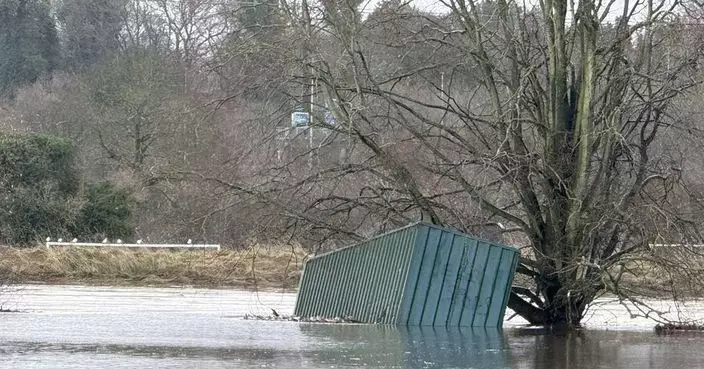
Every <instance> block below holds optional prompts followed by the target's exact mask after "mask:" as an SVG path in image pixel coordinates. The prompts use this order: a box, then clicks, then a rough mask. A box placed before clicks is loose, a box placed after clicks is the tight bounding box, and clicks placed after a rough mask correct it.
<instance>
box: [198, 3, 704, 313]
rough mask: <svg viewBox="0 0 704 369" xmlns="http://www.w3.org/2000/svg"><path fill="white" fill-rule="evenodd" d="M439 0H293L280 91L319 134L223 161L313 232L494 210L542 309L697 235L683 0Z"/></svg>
mask: <svg viewBox="0 0 704 369" xmlns="http://www.w3.org/2000/svg"><path fill="white" fill-rule="evenodd" d="M440 3H442V7H438V8H437V9H435V10H436V12H435V14H428V13H422V12H419V11H417V10H415V9H413V8H412V7H410V6H409V5H408V4H406V3H403V2H401V1H388V2H384V3H382V4H381V5H380V6H379V8H378V9H377V10H375V11H374V12H371V14H370V11H369V10H368V9H366V8H364V4H362V5H360V4H359V2H355V1H345V0H340V1H323V2H321V3H310V2H306V1H303V3H301V4H302V5H301V6H297V5H298V3H296V6H293V5H291V6H289V7H285V9H293V11H290V12H288V13H287V14H288V15H289V16H290V19H289V25H290V27H291V28H290V29H291V30H290V34H291V39H290V40H291V41H290V43H289V44H288V45H287V47H289V48H294V49H296V50H299V53H298V57H297V58H296V59H295V60H292V61H291V63H296V62H298V63H299V64H298V67H297V68H292V69H291V70H292V72H291V75H290V80H289V82H290V83H289V85H287V86H286V87H285V88H287V91H288V92H289V96H291V97H293V98H294V99H297V100H298V101H295V102H292V103H291V104H290V106H289V107H286V108H290V107H292V106H294V105H301V106H302V105H305V106H310V109H311V111H312V113H313V130H312V132H313V139H309V138H304V140H307V141H308V142H309V144H308V151H306V146H305V145H300V144H299V146H296V147H293V148H291V149H290V151H291V154H290V155H289V156H287V157H286V156H285V157H284V159H282V158H281V155H278V156H277V157H276V160H274V161H273V162H275V163H276V164H275V165H273V166H266V167H261V166H259V167H258V169H260V170H258V171H256V173H253V175H252V176H251V177H250V178H251V181H249V182H231V181H227V180H225V179H223V178H222V177H221V178H213V177H210V178H211V179H213V180H215V181H217V182H219V183H220V184H222V185H225V186H228V187H230V188H231V189H233V190H236V192H238V193H247V194H250V195H253V196H255V197H256V198H258V199H260V200H262V201H266V202H268V203H270V204H275V205H276V206H278V207H279V208H280V209H281V212H282V213H283V214H285V215H286V216H288V217H290V218H291V219H292V220H293V221H292V223H291V224H293V225H295V226H296V229H297V230H299V231H300V230H304V232H301V233H302V234H303V235H305V236H309V237H311V236H316V237H318V239H317V240H318V241H319V242H320V241H325V240H330V239H347V240H349V239H359V238H362V237H364V236H366V235H368V234H370V233H371V232H374V231H378V230H380V229H384V228H386V227H391V226H396V225H400V224H404V223H407V222H410V221H413V220H423V221H427V222H432V223H436V224H441V225H445V226H450V227H455V228H459V229H462V230H464V231H467V232H473V233H479V234H482V232H483V231H484V230H486V229H487V227H493V229H494V230H497V231H498V233H502V234H503V236H504V237H506V239H508V240H509V241H511V242H512V243H516V244H519V245H523V246H525V248H523V249H522V254H523V259H522V263H521V265H520V267H519V272H520V273H521V274H523V275H525V276H527V277H528V278H529V279H530V280H531V281H532V283H529V284H527V285H526V286H525V287H519V286H516V287H514V289H513V292H512V294H511V298H510V301H509V306H510V307H511V308H512V309H513V310H514V311H516V312H517V313H518V314H520V315H521V316H523V317H524V318H526V319H527V320H528V321H529V322H530V323H533V324H543V325H568V326H574V325H578V324H579V322H580V321H581V320H582V318H583V317H584V314H585V311H586V309H587V307H588V305H589V304H590V303H591V302H592V301H593V300H594V299H595V298H596V297H597V296H599V294H601V293H603V292H611V293H615V294H617V295H618V296H620V297H624V298H628V297H632V296H631V295H630V292H629V290H628V289H626V288H624V287H623V283H622V276H623V275H624V270H627V269H628V267H629V265H628V262H629V261H630V260H633V258H632V256H634V255H641V256H642V255H644V253H648V252H649V247H648V245H649V244H651V243H662V242H670V243H683V244H684V243H687V242H690V241H692V240H694V239H696V237H698V232H697V228H698V227H697V225H698V220H697V219H695V218H693V217H692V216H691V215H692V214H693V212H692V209H693V208H697V209H698V204H697V203H696V200H694V199H693V197H692V196H691V193H690V189H689V188H688V187H687V186H686V183H685V181H684V180H683V175H682V172H683V171H684V170H685V169H686V165H684V164H683V163H685V162H686V160H685V159H686V158H685V157H684V155H683V153H684V151H682V150H681V149H680V147H678V146H680V144H681V143H683V142H685V141H687V140H693V139H695V138H696V132H698V131H697V127H696V124H694V123H693V122H692V121H691V119H690V118H691V117H690V116H688V115H687V114H685V113H684V111H686V109H683V105H682V104H685V103H686V101H687V99H686V97H687V93H688V92H689V91H691V90H692V89H693V88H694V87H696V86H698V84H699V82H700V79H701V73H700V72H699V71H698V68H699V67H700V66H699V62H698V60H699V57H700V54H701V45H700V44H699V43H698V42H699V41H697V37H694V36H693V35H696V34H697V33H698V32H699V31H700V24H699V23H698V20H697V19H696V18H695V17H693V16H692V15H691V13H688V12H687V11H686V10H687V7H686V6H685V5H687V4H683V3H680V2H678V1H662V0H644V1H636V2H633V1H629V0H626V1H624V2H617V1H613V0H612V1H606V2H602V1H595V0H579V1H574V2H570V1H566V0H544V1H541V2H539V3H536V4H534V6H533V7H529V5H528V4H526V3H521V2H516V1H512V0H497V1H486V2H480V1H474V0H440ZM296 86H297V87H296ZM282 88H284V87H282ZM690 101H691V100H690ZM304 103H305V104H304ZM272 123H274V124H275V125H278V126H279V127H282V126H284V125H285V124H287V123H286V122H283V123H282V122H281V121H275V122H272ZM279 131H280V129H279ZM683 132H688V133H684V134H683ZM308 134H310V132H308ZM274 136H275V135H272V136H270V137H274ZM287 137H288V136H287ZM294 137H296V136H295V135H294ZM307 137H310V136H307ZM267 138H268V137H267ZM293 140H295V138H294V139H293ZM299 141H300V139H299ZM302 142H306V141H302ZM687 142H691V141H687ZM261 147H262V148H267V147H271V146H266V145H262V146H261ZM296 148H297V149H296ZM253 152H257V154H256V156H257V157H258V158H259V160H260V161H261V157H262V156H263V155H266V152H265V151H264V150H259V151H256V150H255V151H253ZM269 153H271V151H269ZM314 155H315V156H317V159H314V157H315V156H314ZM306 162H308V165H307V166H306V165H305V163H306ZM685 205H686V206H685ZM685 207H686V208H687V210H686V211H685V210H684V208H685ZM508 237H510V238H508Z"/></svg>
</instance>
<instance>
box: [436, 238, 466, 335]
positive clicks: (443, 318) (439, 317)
mask: <svg viewBox="0 0 704 369" xmlns="http://www.w3.org/2000/svg"><path fill="white" fill-rule="evenodd" d="M452 236H453V237H452V245H451V250H450V255H449V256H448V259H447V268H446V269H445V276H444V279H443V286H442V291H441V292H440V298H439V299H438V309H437V312H436V313H435V321H434V323H433V325H438V326H446V325H448V323H449V322H448V319H449V317H450V311H451V310H452V306H453V300H454V298H455V286H456V285H457V283H458V281H459V280H460V278H461V275H460V274H459V273H460V267H461V266H462V262H463V258H462V257H463V256H464V252H465V251H466V249H467V248H466V247H465V237H462V236H460V235H456V234H455V235H452ZM465 265H466V263H465Z"/></svg>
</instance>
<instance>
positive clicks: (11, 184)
mask: <svg viewBox="0 0 704 369" xmlns="http://www.w3.org/2000/svg"><path fill="white" fill-rule="evenodd" d="M74 159H75V147H74V145H73V144H72V143H71V142H70V141H69V140H66V139H63V138H59V137H54V136H49V135H43V134H28V135H3V134H0V242H2V243H5V244H11V245H27V244H31V243H33V242H36V241H39V240H42V239H44V238H45V237H47V236H49V237H54V238H58V237H63V238H65V239H69V238H73V237H78V238H81V239H91V238H93V239H94V238H97V237H100V236H108V237H122V238H128V237H129V236H131V234H132V224H131V215H132V213H131V206H132V204H133V201H132V200H131V196H130V194H129V193H128V192H127V191H126V190H123V189H118V188H116V187H114V186H113V185H111V184H107V183H103V184H87V185H82V184H81V181H80V173H79V172H78V170H77V169H76V166H75V164H74Z"/></svg>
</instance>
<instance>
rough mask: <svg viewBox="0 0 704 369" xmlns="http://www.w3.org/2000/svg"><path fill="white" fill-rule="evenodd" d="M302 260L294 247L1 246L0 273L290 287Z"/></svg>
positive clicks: (51, 279) (63, 279) (34, 278)
mask: <svg viewBox="0 0 704 369" xmlns="http://www.w3.org/2000/svg"><path fill="white" fill-rule="evenodd" d="M304 256H305V252H304V251H303V250H302V249H300V248H292V247H290V246H288V247H286V246H256V247H250V248H247V249H243V250H226V249H223V250H221V251H203V250H184V251H178V250H163V249H159V250H151V249H104V248H79V247H70V248H51V249H46V248H41V247H37V248H11V247H3V248H0V275H3V276H9V278H10V279H11V280H12V282H14V283H33V282H43V283H57V284H58V283H61V284H64V283H65V284H74V283H81V284H98V285H137V286H173V285H192V286H200V287H237V288H247V289H251V288H266V289H292V288H296V287H297V286H298V279H299V277H300V272H301V267H302V261H303V257H304Z"/></svg>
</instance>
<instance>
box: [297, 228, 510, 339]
mask: <svg viewBox="0 0 704 369" xmlns="http://www.w3.org/2000/svg"><path fill="white" fill-rule="evenodd" d="M517 262H518V254H517V251H516V250H515V249H513V248H510V247H507V246H502V245H498V244H491V243H487V242H484V241H478V240H476V239H474V238H472V237H470V236H467V235H465V234H462V233H459V232H456V231H452V230H449V229H444V228H440V227H437V226H432V225H426V224H413V225H410V226H408V227H404V228H401V229H399V230H396V231H393V232H389V233H386V234H383V235H380V236H378V237H375V238H372V239H370V240H368V241H365V242H361V243H359V244H357V245H354V246H351V247H347V248H344V249H341V250H337V251H333V252H330V253H327V254H323V255H319V256H316V257H314V258H312V259H310V260H309V261H308V262H307V263H306V265H305V266H304V270H303V274H302V276H301V283H300V291H299V294H298V299H297V300H296V308H295V314H296V315H300V316H351V317H353V318H354V319H356V320H359V321H362V322H368V323H382V324H400V325H428V326H430V325H436V326H499V325H501V322H502V320H503V315H504V313H505V309H506V303H507V301H508V294H509V292H510V287H511V283H512V281H513V276H514V273H515V268H516V265H517Z"/></svg>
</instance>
